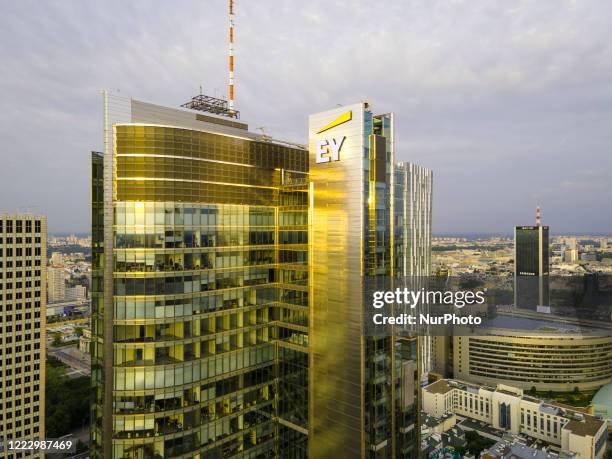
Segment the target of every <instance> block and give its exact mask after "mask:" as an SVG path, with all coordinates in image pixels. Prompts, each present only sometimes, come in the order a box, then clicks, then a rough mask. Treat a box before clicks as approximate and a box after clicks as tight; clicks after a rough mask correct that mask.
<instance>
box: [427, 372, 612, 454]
mask: <svg viewBox="0 0 612 459" xmlns="http://www.w3.org/2000/svg"><path fill="white" fill-rule="evenodd" d="M422 392H423V411H425V412H426V413H427V414H430V415H432V416H435V417H442V416H444V415H446V414H448V413H453V414H456V415H457V416H459V417H462V418H469V419H472V420H475V421H478V422H481V423H485V424H487V425H489V426H491V427H493V428H495V429H499V430H501V431H506V432H508V433H511V434H513V435H519V434H520V435H523V436H526V437H529V438H532V439H534V440H539V441H541V442H546V443H548V444H551V445H555V446H556V447H557V448H559V449H561V450H565V451H570V452H572V453H575V454H576V458H577V459H600V458H602V457H603V455H604V453H605V450H606V437H607V434H608V432H607V425H606V422H604V421H603V420H601V419H598V418H596V417H595V416H591V415H588V414H586V413H583V412H582V411H579V410H577V409H572V408H571V407H569V406H566V405H559V404H556V403H554V402H544V401H542V400H540V399H538V398H535V397H531V396H528V395H525V394H524V393H523V390H522V389H519V388H516V387H513V386H508V385H504V384H497V385H495V386H486V385H481V384H469V383H465V382H463V381H459V380H451V379H441V380H439V381H436V382H434V383H433V384H430V385H429V386H427V387H425V388H423V390H422ZM493 457H495V456H493ZM508 457H512V456H508ZM519 457H520V456H519Z"/></svg>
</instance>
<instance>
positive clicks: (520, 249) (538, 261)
mask: <svg viewBox="0 0 612 459" xmlns="http://www.w3.org/2000/svg"><path fill="white" fill-rule="evenodd" d="M548 230H549V228H548V226H542V223H541V215H540V208H539V207H538V208H537V211H536V225H535V226H517V227H515V228H514V304H515V306H516V307H517V308H522V309H532V310H538V311H541V312H550V300H549V276H548V275H549V271H550V255H549V249H550V247H549V239H548Z"/></svg>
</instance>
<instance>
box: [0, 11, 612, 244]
mask: <svg viewBox="0 0 612 459" xmlns="http://www.w3.org/2000/svg"><path fill="white" fill-rule="evenodd" d="M2 9H3V11H2V15H1V16H0V58H1V59H2V62H3V65H2V67H1V68H0V84H1V87H2V88H3V92H2V95H1V96H0V135H1V136H2V139H3V144H2V147H1V150H0V155H1V156H2V168H1V169H0V208H2V209H3V210H7V211H11V210H15V209H16V208H19V207H33V208H35V209H36V210H37V211H40V212H44V213H47V214H48V216H49V227H50V229H51V230H52V231H71V230H74V231H87V230H88V225H89V214H88V205H89V189H88V187H89V151H90V150H92V149H93V150H96V149H101V148H102V129H101V124H102V118H101V117H102V115H101V98H100V94H99V91H100V90H101V89H103V88H121V90H122V91H124V92H125V93H127V94H131V95H132V96H134V97H136V98H139V99H143V100H148V101H151V102H155V103H160V104H167V105H174V106H178V105H180V104H181V103H182V102H184V101H185V100H187V99H188V98H189V97H190V96H191V95H193V94H194V93H195V92H197V91H198V87H199V85H201V84H202V85H203V86H204V90H205V92H207V93H213V94H217V95H224V94H226V93H227V89H226V84H227V73H226V69H227V57H226V53H227V4H226V2H225V1H217V0H213V1H207V2H197V1H187V0H179V1H177V2H162V1H144V0H140V1H134V2H119V1H116V0H115V1H110V2H104V4H102V3H99V2H98V3H96V2H79V1H76V0H62V1H60V0H57V1H50V2H45V3H40V2H34V1H22V2H12V3H5V4H3V6H2ZM236 27H237V28H236V47H235V48H236V51H235V53H236V85H237V86H236V96H237V104H238V108H239V109H240V110H241V112H242V115H243V119H244V120H246V121H248V122H250V123H251V124H250V126H251V129H255V128H256V127H258V126H264V127H265V129H266V131H267V132H268V133H271V134H272V135H274V136H276V137H279V138H285V139H288V140H294V141H298V142H304V141H305V138H306V129H307V121H306V119H307V115H308V114H309V113H312V112H316V111H320V110H325V109H327V108H329V107H333V106H335V105H336V104H338V103H342V104H344V103H351V102H354V101H356V100H362V99H367V100H369V101H370V102H371V104H372V106H373V109H374V110H375V111H380V112H385V111H394V112H395V113H396V123H397V124H396V142H397V145H396V151H397V157H399V158H400V159H403V160H410V161H414V162H418V163H421V164H423V165H425V166H428V167H431V168H433V169H434V173H435V210H434V212H435V213H434V230H435V231H439V232H450V231H510V230H511V228H512V226H513V225H515V224H523V223H529V222H531V220H532V219H533V218H532V214H533V208H534V207H535V205H536V204H540V205H542V206H543V210H544V219H545V222H546V223H547V224H549V225H550V226H551V227H552V230H553V231H558V232H563V231H587V232H588V231H594V232H595V231H597V232H605V231H611V228H612V215H610V213H605V212H602V211H601V209H602V204H601V203H602V199H603V198H602V195H604V196H605V195H609V194H610V192H612V185H611V183H612V181H611V180H610V173H609V171H610V170H612V159H611V158H612V156H611V155H610V145H611V144H612V130H610V129H609V126H610V125H611V122H612V102H611V101H612V87H611V85H610V84H609V82H610V81H611V79H612V42H610V40H609V30H610V28H612V10H611V9H610V8H609V7H608V5H607V4H606V3H605V2H602V1H595V0H593V1H590V0H585V1H581V2H571V1H557V0H550V1H544V0H543V1H537V2H535V1H516V2H512V3H511V4H509V3H507V2H502V1H499V2H490V1H487V0H473V1H469V2H460V1H442V0H438V1H425V0H420V1H416V0H413V1H400V0H395V1H389V2H384V3H380V2H379V3H376V2H367V1H348V0H346V1H343V2H328V1H323V0H315V1H310V2H297V1H281V0H267V1H265V2H239V3H238V4H237V5H236ZM593 170H595V171H599V172H598V174H599V175H597V178H596V179H594V178H593V176H591V175H589V172H588V171H593ZM568 215H575V216H576V217H575V218H568Z"/></svg>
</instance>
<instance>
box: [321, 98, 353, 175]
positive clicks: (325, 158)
mask: <svg viewBox="0 0 612 459" xmlns="http://www.w3.org/2000/svg"><path fill="white" fill-rule="evenodd" d="M351 119H353V112H352V111H350V110H349V111H348V112H346V113H343V114H342V115H340V116H339V117H338V118H336V119H335V120H333V121H332V122H331V123H329V124H327V125H325V126H324V127H322V128H321V129H319V130H318V131H317V134H321V133H322V132H325V131H328V130H330V129H332V128H335V127H336V126H340V125H341V124H344V123H346V122H348V121H351ZM345 140H346V136H342V137H329V138H327V139H324V140H318V141H317V147H316V148H317V149H316V151H315V162H316V163H328V162H330V161H340V150H341V149H342V145H344V141H345Z"/></svg>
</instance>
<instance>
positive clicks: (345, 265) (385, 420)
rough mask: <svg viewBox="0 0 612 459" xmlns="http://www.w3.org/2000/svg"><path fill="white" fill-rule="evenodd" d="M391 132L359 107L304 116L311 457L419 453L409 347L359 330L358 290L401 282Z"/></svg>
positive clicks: (363, 302) (388, 123)
mask: <svg viewBox="0 0 612 459" xmlns="http://www.w3.org/2000/svg"><path fill="white" fill-rule="evenodd" d="M393 135H394V132H393V115H392V114H382V115H375V114H373V113H372V111H371V110H370V108H369V105H368V104H367V103H365V102H362V103H358V104H353V105H349V106H343V107H338V108H335V109H333V110H329V111H326V112H322V113H318V114H316V115H311V116H310V119H309V151H310V169H309V180H310V184H311V185H310V193H311V194H310V199H311V206H310V214H311V216H310V219H311V232H310V239H309V246H310V251H311V252H310V253H311V259H310V267H311V298H310V303H311V309H310V311H311V314H310V316H311V323H310V336H309V339H310V343H311V348H310V351H311V357H310V364H311V365H310V375H311V376H310V380H311V381H312V384H311V385H310V419H311V425H310V437H309V440H310V441H309V448H310V454H311V457H313V458H319V457H325V458H326V457H362V458H366V457H371V458H395V457H416V455H417V454H418V428H417V426H416V424H417V416H418V403H417V400H418V397H417V395H418V387H419V385H418V379H419V375H418V373H419V366H418V340H417V338H416V337H409V336H408V337H402V338H399V337H395V336H365V333H364V330H365V327H366V324H365V317H366V314H365V308H367V307H371V305H370V304H368V298H367V285H368V284H370V285H371V284H372V283H376V282H379V280H380V282H383V283H384V282H385V281H384V280H383V279H387V285H389V280H391V282H392V279H394V278H398V282H401V281H402V280H401V279H400V276H402V273H401V272H400V271H399V270H398V267H399V266H402V265H403V260H402V259H401V257H403V256H404V254H405V252H403V251H401V250H399V249H398V248H399V247H401V246H403V244H404V242H405V241H404V240H403V238H404V234H405V233H404V232H403V231H395V230H396V229H397V228H395V225H396V223H397V222H398V221H399V218H396V217H398V216H399V209H397V208H396V206H397V204H398V201H399V198H400V197H401V195H402V188H401V187H402V185H401V184H397V186H394V181H395V175H394V168H395V165H394V162H393V154H394V138H393ZM398 192H399V194H398Z"/></svg>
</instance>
